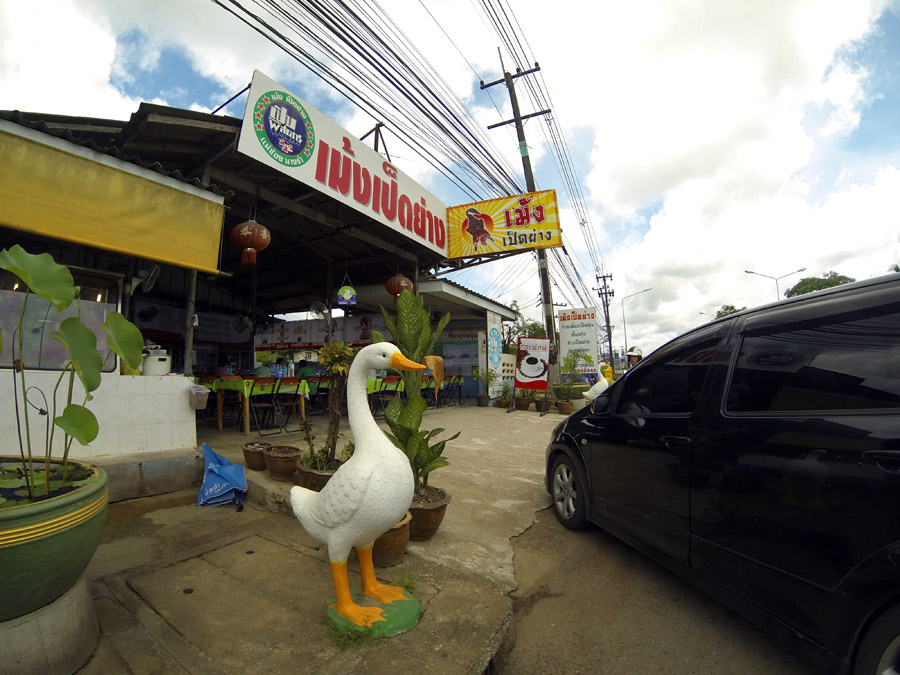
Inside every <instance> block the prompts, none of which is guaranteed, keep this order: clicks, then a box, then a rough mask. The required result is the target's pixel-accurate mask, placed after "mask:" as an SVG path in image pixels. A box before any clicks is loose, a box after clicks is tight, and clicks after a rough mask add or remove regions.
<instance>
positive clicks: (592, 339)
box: [559, 307, 600, 374]
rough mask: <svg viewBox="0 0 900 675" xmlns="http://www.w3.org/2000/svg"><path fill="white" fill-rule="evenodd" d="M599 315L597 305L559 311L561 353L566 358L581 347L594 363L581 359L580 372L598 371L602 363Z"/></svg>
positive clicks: (561, 356)
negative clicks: (598, 328)
mask: <svg viewBox="0 0 900 675" xmlns="http://www.w3.org/2000/svg"><path fill="white" fill-rule="evenodd" d="M598 317H599V314H597V309H596V307H582V308H580V309H569V310H565V311H561V312H559V355H560V358H565V357H566V356H568V355H569V352H570V351H572V350H573V349H581V350H583V351H584V352H586V353H587V355H588V356H590V357H591V360H592V361H593V363H591V364H588V363H585V362H584V361H581V363H580V364H579V368H578V372H580V373H583V374H587V373H596V372H597V366H598V364H599V363H600V357H599V344H598V341H597V325H598Z"/></svg>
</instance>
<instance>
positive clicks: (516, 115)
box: [481, 59, 557, 372]
mask: <svg viewBox="0 0 900 675" xmlns="http://www.w3.org/2000/svg"><path fill="white" fill-rule="evenodd" d="M500 63H501V67H502V64H503V61H502V59H501V62H500ZM540 69H541V68H540V66H539V65H538V64H536V63H535V64H534V68H532V69H531V70H526V71H524V72H523V71H522V70H521V69H518V68H517V69H516V74H515V75H511V74H509V73H508V72H505V71H504V73H503V79H502V80H494V81H493V82H488V83H487V84H485V83H484V81H482V82H481V88H482V89H487V88H488V87H493V86H494V85H495V84H500V83H501V82H502V83H504V84H506V89H507V91H508V92H509V103H510V105H511V106H512V112H513V119H511V120H506V121H505V122H499V123H498V124H492V125H491V126H489V127H488V129H494V128H495V127H499V126H503V125H504V124H509V123H510V122H515V125H516V134H517V136H518V138H519V153H520V154H521V155H522V168H523V169H524V170H525V187H526V188H527V189H528V191H529V192H535V191H536V188H535V185H534V174H533V173H532V171H531V158H530V157H529V156H528V145H527V143H526V142H525V127H524V126H523V125H522V120H524V119H528V118H529V117H536V116H537V115H546V114H547V113H549V112H550V111H549V110H542V111H540V112H536V113H531V114H529V115H525V116H524V117H523V116H522V114H521V113H520V112H519V100H518V99H517V98H516V87H515V83H514V82H513V80H515V78H517V77H522V76H523V75H530V74H531V73H536V72H538V71H539V70H540ZM537 259H538V275H539V277H540V280H541V311H542V312H543V314H544V330H545V331H546V332H547V337H548V338H549V339H550V364H551V365H555V364H556V362H557V345H556V327H555V324H554V322H553V297H552V296H551V293H550V271H549V268H548V266H547V250H546V249H544V248H539V249H537ZM554 371H555V369H551V372H554Z"/></svg>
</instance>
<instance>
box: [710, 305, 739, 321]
mask: <svg viewBox="0 0 900 675" xmlns="http://www.w3.org/2000/svg"><path fill="white" fill-rule="evenodd" d="M745 309H747V308H746V307H741V308H740V309H738V308H737V307H735V306H734V305H722V309H720V310H719V311H718V312H716V318H717V319H721V318H722V317H723V316H728V315H729V314H737V313H738V312H743V311H744V310H745Z"/></svg>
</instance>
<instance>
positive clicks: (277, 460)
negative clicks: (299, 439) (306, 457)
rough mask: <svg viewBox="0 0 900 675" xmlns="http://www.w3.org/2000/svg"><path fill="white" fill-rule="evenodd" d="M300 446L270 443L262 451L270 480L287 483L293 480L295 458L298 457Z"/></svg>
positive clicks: (295, 467) (295, 468) (295, 464)
mask: <svg viewBox="0 0 900 675" xmlns="http://www.w3.org/2000/svg"><path fill="white" fill-rule="evenodd" d="M300 454H301V451H300V448H295V447H294V446H292V445H270V446H269V447H268V448H266V449H265V451H264V456H265V458H266V468H267V469H268V470H269V475H270V476H271V477H272V480H277V481H282V482H285V483H289V482H291V481H293V480H294V472H295V471H296V470H297V460H298V459H300Z"/></svg>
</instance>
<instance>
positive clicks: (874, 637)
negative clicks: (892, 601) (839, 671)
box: [853, 606, 900, 675]
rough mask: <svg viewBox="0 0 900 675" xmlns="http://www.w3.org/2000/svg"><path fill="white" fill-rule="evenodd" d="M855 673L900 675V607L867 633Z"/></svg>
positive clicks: (889, 612) (878, 621)
mask: <svg viewBox="0 0 900 675" xmlns="http://www.w3.org/2000/svg"><path fill="white" fill-rule="evenodd" d="M853 672H854V675H896V674H897V673H900V606H897V607H893V608H891V609H889V610H888V611H887V612H885V613H884V614H882V615H881V617H880V618H879V619H878V620H877V621H876V622H875V623H873V624H872V627H871V628H869V630H868V631H867V632H866V636H865V638H863V641H862V643H861V644H860V646H859V652H858V653H857V655H856V664H855V666H854V669H853Z"/></svg>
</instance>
